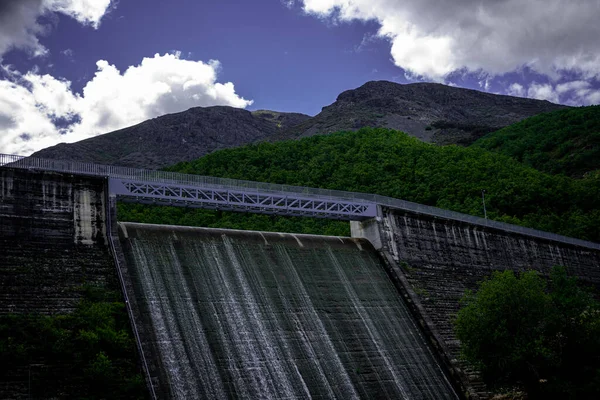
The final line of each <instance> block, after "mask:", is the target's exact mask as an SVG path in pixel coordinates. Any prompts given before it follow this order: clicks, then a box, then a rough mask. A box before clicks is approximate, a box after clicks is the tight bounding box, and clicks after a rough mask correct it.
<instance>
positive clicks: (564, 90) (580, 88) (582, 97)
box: [506, 80, 600, 106]
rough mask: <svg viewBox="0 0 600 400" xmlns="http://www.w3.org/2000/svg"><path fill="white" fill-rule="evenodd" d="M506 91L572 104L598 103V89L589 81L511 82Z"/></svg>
mask: <svg viewBox="0 0 600 400" xmlns="http://www.w3.org/2000/svg"><path fill="white" fill-rule="evenodd" d="M506 93H507V94H508V95H510V96H518V97H529V98H532V99H538V100H548V101H551V102H553V103H561V104H568V105H572V106H581V105H584V106H589V105H594V104H600V90H598V89H594V87H593V85H592V84H591V83H590V82H587V81H582V80H575V81H567V82H563V83H559V84H553V83H537V82H531V83H530V84H529V85H528V86H527V85H521V84H520V83H512V84H511V85H510V86H509V87H508V89H507V90H506Z"/></svg>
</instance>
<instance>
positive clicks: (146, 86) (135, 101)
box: [0, 53, 252, 155]
mask: <svg viewBox="0 0 600 400" xmlns="http://www.w3.org/2000/svg"><path fill="white" fill-rule="evenodd" d="M97 67H98V70H97V72H96V74H95V76H94V78H92V79H91V80H90V81H89V82H87V84H86V85H85V87H84V88H83V93H82V95H80V94H77V93H73V91H72V90H71V88H70V82H69V81H66V80H60V79H56V78H55V77H53V76H50V75H39V74H37V73H35V72H29V73H27V74H24V75H22V74H19V73H18V72H14V71H12V72H11V71H8V70H7V69H5V72H7V73H8V74H9V75H10V76H11V79H10V80H0V129H1V130H2V132H3V133H2V135H0V153H14V154H24V155H27V154H30V153H31V152H33V151H36V150H39V149H42V148H44V147H48V146H50V145H53V144H56V143H59V142H73V141H77V140H81V139H85V138H88V137H91V136H94V135H98V134H101V133H106V132H109V131H112V130H116V129H120V128H124V127H127V126H130V125H133V124H136V123H139V122H142V121H144V120H146V119H149V118H153V117H156V116H159V115H163V114H166V113H172V112H178V111H183V110H186V109H188V108H190V107H195V106H211V105H229V106H233V107H241V108H244V107H246V106H248V105H250V104H252V101H249V100H245V99H243V98H242V97H240V96H239V95H238V94H236V92H235V89H234V85H233V83H231V82H227V83H219V82H217V72H218V69H219V62H218V61H214V60H211V61H209V62H208V63H203V62H202V61H191V60H182V59H180V58H179V53H178V54H165V55H163V56H161V55H159V54H156V55H155V56H154V57H152V58H144V59H143V60H142V62H141V63H140V64H139V65H137V66H130V67H129V68H127V69H126V70H125V71H124V72H120V71H119V70H118V69H117V68H116V67H115V66H114V65H110V64H109V63H108V62H107V61H104V60H100V61H98V62H97ZM56 119H62V120H70V121H72V120H74V119H75V120H77V122H75V123H73V124H71V125H70V126H69V127H68V128H65V129H63V130H59V129H58V128H56V127H55V125H54V124H53V121H54V120H56Z"/></svg>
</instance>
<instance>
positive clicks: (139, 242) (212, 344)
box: [119, 223, 457, 399]
mask: <svg viewBox="0 0 600 400" xmlns="http://www.w3.org/2000/svg"><path fill="white" fill-rule="evenodd" d="M119 232H120V237H121V243H122V245H123V250H124V253H125V258H126V260H127V265H128V270H129V274H130V279H131V281H132V288H133V292H134V296H132V297H133V298H135V301H136V303H137V305H136V307H137V308H138V309H139V315H140V324H138V326H141V327H144V331H143V332H140V335H141V337H142V340H144V339H145V341H144V342H143V347H144V348H145V349H148V350H149V351H148V353H150V354H153V355H155V356H154V357H148V358H149V359H152V360H154V362H155V363H156V365H155V366H151V367H150V368H151V369H154V368H156V370H157V371H159V379H158V380H159V382H160V383H159V384H158V387H157V393H160V394H159V396H158V397H159V398H163V397H164V398H167V397H168V398H175V399H199V398H245V399H259V398H264V399H292V398H313V399H315V398H322V399H358V398H364V399H368V398H372V399H375V398H377V399H379V398H393V399H455V398H457V396H456V395H455V394H454V391H453V389H452V387H451V385H450V383H449V382H448V380H447V378H446V377H445V376H444V374H443V373H442V370H441V369H440V367H439V366H438V365H437V363H436V361H435V359H434V357H433V354H432V353H431V352H430V350H429V349H428V347H427V344H426V342H425V338H424V337H423V336H422V334H421V333H420V331H419V328H418V326H417V325H416V324H415V323H414V321H413V319H412V316H411V314H410V312H409V310H408V309H407V307H406V305H405V304H404V302H403V300H402V299H401V298H400V297H399V295H398V292H397V291H396V289H395V287H394V286H393V284H392V282H391V281H390V280H389V279H388V277H387V275H386V272H385V270H384V268H383V267H382V265H381V261H380V259H379V257H378V255H377V253H376V252H375V251H374V249H373V248H372V246H371V245H370V244H369V242H368V241H366V240H363V239H349V238H339V237H319V236H308V235H293V234H276V233H261V232H244V231H231V230H215V229H202V228H185V227H174V226H152V225H142V224H131V223H120V224H119Z"/></svg>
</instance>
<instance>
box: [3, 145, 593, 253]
mask: <svg viewBox="0 0 600 400" xmlns="http://www.w3.org/2000/svg"><path fill="white" fill-rule="evenodd" d="M2 166H5V167H10V168H25V169H31V170H43V171H56V172H68V173H72V174H80V175H92V176H103V177H107V178H108V180H109V191H110V192H111V195H115V196H118V198H119V199H120V200H123V201H133V202H139V203H151V204H166V205H175V206H185V207H199V208H209V209H220V210H232V211H243V212H253V213H264V214H278V215H293V216H307V217H321V218H331V219H341V220H354V221H360V220H364V219H368V218H372V217H375V216H376V215H377V208H378V206H382V207H387V208H391V209H395V210H403V211H408V212H411V213H417V214H424V215H429V216H433V217H438V218H443V219H449V220H455V221H460V222H466V223H469V224H472V225H479V226H483V227H489V228H494V229H500V230H503V231H506V232H513V233H517V234H522V235H528V236H533V237H538V238H542V239H548V240H554V241H558V242H562V243H569V244H573V245H577V246H583V247H587V248H592V249H596V250H599V249H600V244H598V243H593V242H589V241H585V240H580V239H575V238H571V237H567V236H562V235H557V234H554V233H549V232H543V231H539V230H536V229H531V228H525V227H522V226H518V225H511V224H507V223H503V222H498V221H493V220H489V219H484V218H480V217H475V216H472V215H467V214H462V213H458V212H454V211H449V210H444V209H441V208H437V207H431V206H426V205H423V204H418V203H412V202H410V201H405V200H400V199H394V198H391V197H386V196H380V195H375V194H368V193H355V192H344V191H339V190H327V189H316V188H306V187H299V186H289V185H279V184H272V183H262V182H252V181H244V180H237V179H225V178H215V177H210V176H200V175H190V174H180V173H176V172H167V171H155V170H144V169H138V168H128V167H117V166H111V165H99V164H92V163H84V162H76V161H65V160H49V159H43V158H35V157H23V156H16V155H9V154H0V167H2Z"/></svg>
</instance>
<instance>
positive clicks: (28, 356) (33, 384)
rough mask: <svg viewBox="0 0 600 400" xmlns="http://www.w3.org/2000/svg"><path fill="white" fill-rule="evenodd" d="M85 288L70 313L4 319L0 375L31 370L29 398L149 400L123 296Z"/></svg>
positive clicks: (0, 329)
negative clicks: (75, 306)
mask: <svg viewBox="0 0 600 400" xmlns="http://www.w3.org/2000/svg"><path fill="white" fill-rule="evenodd" d="M83 289H84V298H83V299H82V301H81V302H80V303H79V304H78V306H77V309H76V310H75V312H73V313H71V314H54V315H42V314H4V315H0V376H2V377H5V379H7V378H6V377H8V376H10V373H11V372H12V371H13V370H15V369H17V370H18V368H19V367H20V368H27V369H28V371H27V373H28V388H27V389H28V398H77V399H85V400H95V399H145V398H147V395H148V394H147V390H146V385H145V382H144V378H143V377H142V375H141V374H140V373H139V366H138V364H137V361H136V360H137V352H136V348H135V342H134V339H133V335H132V333H131V327H130V325H129V318H128V316H127V312H126V311H125V304H124V303H123V299H122V296H121V294H120V293H119V292H114V291H110V290H106V289H105V288H101V287H95V286H92V285H85V286H84V287H83Z"/></svg>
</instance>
